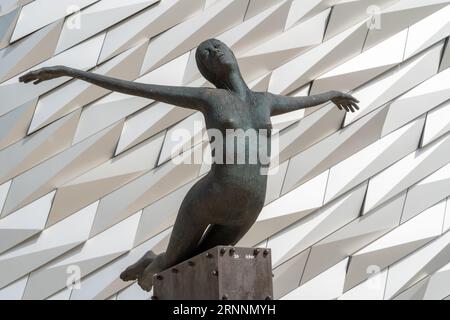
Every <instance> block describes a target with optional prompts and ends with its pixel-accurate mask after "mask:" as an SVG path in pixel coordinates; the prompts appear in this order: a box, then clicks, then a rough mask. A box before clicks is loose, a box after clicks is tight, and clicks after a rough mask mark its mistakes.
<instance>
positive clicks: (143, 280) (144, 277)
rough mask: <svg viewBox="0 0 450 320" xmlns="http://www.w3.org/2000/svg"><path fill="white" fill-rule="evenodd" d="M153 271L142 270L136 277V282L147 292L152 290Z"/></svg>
mask: <svg viewBox="0 0 450 320" xmlns="http://www.w3.org/2000/svg"><path fill="white" fill-rule="evenodd" d="M153 275H154V273H153V272H145V271H144V272H143V273H142V274H140V275H139V277H138V284H139V286H140V287H141V288H142V290H145V291H147V292H149V291H150V290H152V287H153Z"/></svg>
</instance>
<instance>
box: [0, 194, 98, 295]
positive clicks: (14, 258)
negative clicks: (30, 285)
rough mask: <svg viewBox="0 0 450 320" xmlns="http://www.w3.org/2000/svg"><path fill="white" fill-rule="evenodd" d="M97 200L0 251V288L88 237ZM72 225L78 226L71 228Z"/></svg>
mask: <svg viewBox="0 0 450 320" xmlns="http://www.w3.org/2000/svg"><path fill="white" fill-rule="evenodd" d="M97 205H98V202H96V203H93V204H92V205H90V206H88V207H86V208H84V209H82V210H80V211H79V212H78V213H76V214H74V215H72V216H71V217H69V218H67V219H65V220H63V221H61V222H60V223H58V224H55V225H54V226H52V227H50V228H48V229H45V230H44V231H43V232H41V234H40V235H39V237H38V238H37V239H35V240H33V241H28V242H26V243H24V244H23V245H22V246H20V247H18V248H14V249H11V250H9V251H8V252H7V253H4V254H2V255H0V270H1V273H0V288H3V287H4V286H5V285H7V284H10V283H11V282H13V281H14V280H16V279H18V278H20V277H22V276H24V275H25V274H27V273H29V272H31V271H32V270H34V269H36V268H37V267H39V266H41V265H44V264H45V263H47V262H48V261H50V260H52V259H54V258H56V257H57V256H59V255H61V254H63V253H65V252H67V251H69V250H70V249H72V248H75V247H76V246H77V245H79V244H81V243H82V242H84V241H85V240H87V238H88V236H89V230H90V228H91V225H92V222H93V220H94V216H95V211H96V209H97ZM74 226H77V227H76V228H74Z"/></svg>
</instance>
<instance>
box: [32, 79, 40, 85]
mask: <svg viewBox="0 0 450 320" xmlns="http://www.w3.org/2000/svg"><path fill="white" fill-rule="evenodd" d="M41 82H42V79H38V80H36V81H35V82H33V84H39V83H41Z"/></svg>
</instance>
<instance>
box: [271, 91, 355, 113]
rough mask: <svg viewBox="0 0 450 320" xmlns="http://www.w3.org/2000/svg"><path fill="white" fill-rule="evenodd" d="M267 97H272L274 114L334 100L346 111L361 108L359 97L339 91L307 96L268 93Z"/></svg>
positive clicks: (272, 111)
mask: <svg viewBox="0 0 450 320" xmlns="http://www.w3.org/2000/svg"><path fill="white" fill-rule="evenodd" d="M267 97H268V98H269V99H270V105H271V115H272V116H276V115H279V114H283V113H287V112H291V111H294V110H298V109H304V108H309V107H314V106H317V105H320V104H322V103H325V102H328V101H332V102H333V103H334V104H335V105H336V106H337V107H338V108H339V109H340V110H343V109H344V110H345V111H351V112H354V111H355V110H358V109H359V107H358V105H357V103H358V102H359V100H358V99H356V98H354V97H353V96H351V95H349V94H347V93H343V92H339V91H328V92H325V93H321V94H316V95H313V96H306V97H289V96H281V95H276V94H272V93H267Z"/></svg>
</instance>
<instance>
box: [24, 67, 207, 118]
mask: <svg viewBox="0 0 450 320" xmlns="http://www.w3.org/2000/svg"><path fill="white" fill-rule="evenodd" d="M63 76H68V77H73V78H76V79H80V80H83V81H87V82H89V83H92V84H95V85H97V86H100V87H102V88H105V89H108V90H112V91H116V92H120V93H125V94H129V95H133V96H139V97H144V98H149V99H153V100H157V101H161V102H166V103H169V104H173V105H176V106H179V107H185V108H190V109H195V110H200V111H204V110H205V108H206V104H207V97H208V90H210V89H207V88H191V87H176V86H161V85H155V84H146V83H138V82H133V81H126V80H120V79H116V78H112V77H108V76H103V75H100V74H95V73H92V72H86V71H82V70H78V69H73V68H69V67H64V66H55V67H47V68H41V69H38V70H35V71H31V72H28V73H27V74H25V75H23V76H21V77H20V78H19V81H20V82H25V83H28V82H31V81H34V82H33V83H34V84H38V83H40V82H42V81H46V80H50V79H55V78H58V77H63Z"/></svg>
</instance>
